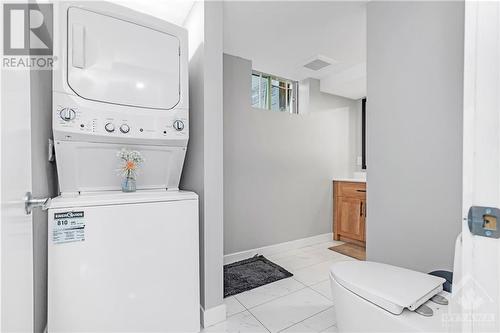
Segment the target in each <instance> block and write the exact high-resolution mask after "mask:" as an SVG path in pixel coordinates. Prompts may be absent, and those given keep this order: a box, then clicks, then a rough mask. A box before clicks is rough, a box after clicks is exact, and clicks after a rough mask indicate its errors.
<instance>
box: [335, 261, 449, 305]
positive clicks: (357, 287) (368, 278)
mask: <svg viewBox="0 0 500 333" xmlns="http://www.w3.org/2000/svg"><path fill="white" fill-rule="evenodd" d="M330 275H331V277H332V278H333V279H335V281H336V282H337V283H339V284H340V285H341V286H343V287H344V288H346V289H348V290H349V291H351V292H353V293H355V294H356V295H358V296H360V297H362V298H364V299H366V300H368V301H370V302H372V303H374V304H376V305H378V306H380V307H382V308H384V309H385V310H387V311H389V312H391V313H394V314H400V313H401V312H403V309H404V308H408V309H409V310H412V311H413V310H415V309H416V308H418V307H419V306H420V305H422V304H423V303H425V302H426V301H427V300H429V299H430V298H431V297H432V296H434V295H435V294H437V293H439V292H440V291H442V290H443V283H444V282H445V281H446V280H445V279H443V278H440V277H437V276H432V275H429V274H424V273H421V272H416V271H412V270H409V269H405V268H401V267H396V266H391V265H386V264H381V263H376V262H370V261H342V262H338V263H334V264H333V265H332V267H331V269H330Z"/></svg>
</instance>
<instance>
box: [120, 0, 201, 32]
mask: <svg viewBox="0 0 500 333" xmlns="http://www.w3.org/2000/svg"><path fill="white" fill-rule="evenodd" d="M113 2H115V3H118V4H120V5H122V6H125V7H128V8H131V9H134V10H136V11H138V12H142V13H145V14H148V15H151V16H155V17H157V18H160V19H162V20H165V21H167V22H171V23H173V24H176V25H180V26H182V25H183V23H184V20H185V19H186V17H187V15H188V14H189V11H190V10H191V8H192V7H193V4H194V2H195V0H162V1H158V0H114V1H113Z"/></svg>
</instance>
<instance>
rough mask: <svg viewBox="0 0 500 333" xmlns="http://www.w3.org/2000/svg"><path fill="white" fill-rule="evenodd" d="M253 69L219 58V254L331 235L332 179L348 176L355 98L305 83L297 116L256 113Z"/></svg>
mask: <svg viewBox="0 0 500 333" xmlns="http://www.w3.org/2000/svg"><path fill="white" fill-rule="evenodd" d="M251 71H252V63H251V61H250V60H246V59H242V58H239V57H235V56H232V55H227V54H225V55H224V253H225V254H230V253H235V252H239V251H244V250H250V249H253V248H258V247H262V246H267V245H272V244H277V243H281V242H286V241H290V240H295V239H299V238H304V237H310V236H315V235H318V234H323V233H328V232H331V231H332V223H331V221H332V185H331V183H332V178H333V177H335V176H338V177H348V176H351V174H352V171H353V170H352V161H351V160H352V151H354V149H355V148H354V147H353V145H355V144H356V143H354V142H353V141H352V140H350V136H351V135H354V134H353V133H354V132H355V131H356V129H355V128H354V127H355V126H356V124H357V121H356V119H357V118H359V117H358V115H356V110H359V108H357V107H356V105H357V103H358V102H357V101H353V100H350V99H346V98H342V97H338V96H333V95H329V94H322V93H320V92H319V82H318V81H317V80H310V81H308V82H302V83H301V88H302V91H301V97H303V96H302V94H303V93H304V90H303V89H309V91H308V94H307V95H308V96H309V99H310V100H309V103H307V104H308V107H307V108H304V106H303V105H301V109H300V110H301V111H299V112H302V114H299V115H295V114H289V113H282V112H271V111H266V110H260V109H254V108H252V107H251V105H250V91H251V88H250V87H251ZM304 87H305V88H304ZM301 104H302V103H301Z"/></svg>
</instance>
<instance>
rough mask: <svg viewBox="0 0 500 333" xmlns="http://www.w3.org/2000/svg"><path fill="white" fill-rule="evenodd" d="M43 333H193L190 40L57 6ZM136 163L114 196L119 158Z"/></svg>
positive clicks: (159, 24)
mask: <svg viewBox="0 0 500 333" xmlns="http://www.w3.org/2000/svg"><path fill="white" fill-rule="evenodd" d="M54 54H55V56H56V57H57V59H58V61H57V63H56V64H55V67H54V73H53V116H52V127H53V134H54V143H55V151H56V164H57V172H58V180H59V189H60V196H59V197H57V198H55V199H52V201H51V204H50V206H49V220H48V222H49V223H48V235H49V239H48V323H47V329H48V332H49V333H50V332H127V331H128V332H131V331H133V332H168V331H170V332H198V331H199V328H200V326H199V322H200V321H199V304H200V302H199V260H198V242H199V238H198V197H197V195H196V194H195V193H192V192H185V191H179V180H180V176H181V172H182V166H183V163H184V158H185V154H186V148H187V142H188V137H189V124H188V81H187V80H188V70H187V64H188V60H187V57H188V56H187V32H186V30H184V29H183V28H181V27H178V26H175V25H172V24H170V23H167V22H164V21H162V20H159V19H157V18H154V17H151V16H148V15H144V14H140V13H137V12H135V11H132V10H130V9H127V8H124V7H121V6H117V5H113V4H109V3H105V2H91V1H89V2H56V3H54ZM122 149H127V150H135V151H139V152H140V154H141V155H142V156H143V157H144V162H143V164H142V167H141V170H140V172H139V173H138V175H137V189H138V190H137V192H135V193H123V192H121V178H122V177H121V176H120V175H119V172H118V168H119V159H118V157H117V153H118V152H119V151H120V150H122Z"/></svg>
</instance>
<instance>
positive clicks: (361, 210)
mask: <svg viewBox="0 0 500 333" xmlns="http://www.w3.org/2000/svg"><path fill="white" fill-rule="evenodd" d="M359 216H361V217H363V201H361V202H360V203H359Z"/></svg>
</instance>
